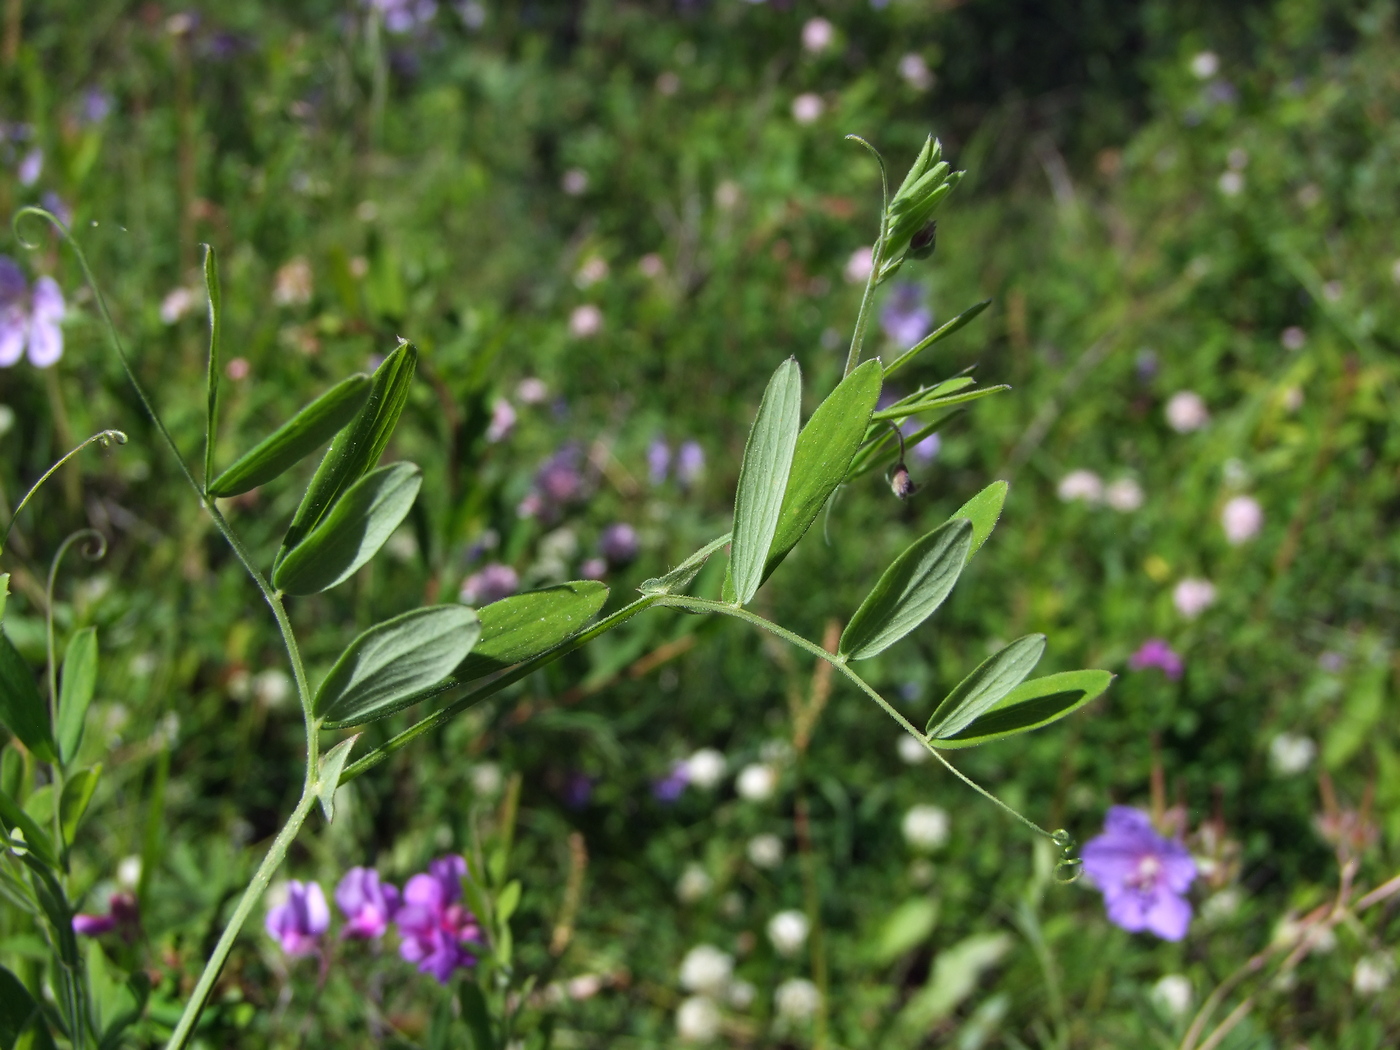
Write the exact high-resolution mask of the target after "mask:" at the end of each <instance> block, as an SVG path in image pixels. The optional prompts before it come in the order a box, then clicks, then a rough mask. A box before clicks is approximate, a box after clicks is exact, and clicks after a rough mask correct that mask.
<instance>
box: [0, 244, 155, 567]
mask: <svg viewBox="0 0 1400 1050" xmlns="http://www.w3.org/2000/svg"><path fill="white" fill-rule="evenodd" d="M16 236H18V234H16ZM126 442H127V436H126V435H125V434H123V433H122V432H121V431H120V430H103V431H99V432H98V433H96V434H94V435H92V437H90V438H88V439H87V440H86V441H84V442H83V443H82V444H80V445H78V446H77V447H76V448H74V449H71V450H70V451H69V452H67V453H66V454H65V455H64V456H63V458H62V459H60V460H59V461H58V462H57V463H55V464H54V465H53V466H51V467H50V468H49V469H48V470H46V471H44V475H43V477H41V478H40V479H39V480H38V481H36V482H34V484H33V485H32V486H30V489H29V491H28V492H26V493H25V494H24V499H22V500H20V501H19V506H18V507H16V508H15V512H14V513H13V514H11V515H10V523H9V524H8V525H6V526H5V535H4V536H3V537H0V550H3V549H4V546H5V542H6V541H7V540H8V539H9V538H10V530H11V529H12V528H14V527H15V521H16V520H17V519H18V518H19V512H20V511H22V510H24V505H25V504H26V503H28V502H29V501H30V499H31V498H32V497H33V496H34V493H36V492H38V491H39V487H40V486H41V485H43V483H44V482H46V481H48V480H49V478H51V477H53V475H54V472H55V471H57V470H58V468H59V467H61V466H63V464H65V463H67V462H68V461H69V460H70V459H72V458H73V457H74V456H76V455H77V454H78V453H79V452H81V451H82V450H83V449H85V448H87V447H88V446H89V445H101V446H102V447H103V448H110V447H111V446H112V445H114V444H115V445H125V444H126ZM103 543H104V547H103V550H104V551H105V550H106V547H105V543H106V540H103Z"/></svg>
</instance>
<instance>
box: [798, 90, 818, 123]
mask: <svg viewBox="0 0 1400 1050" xmlns="http://www.w3.org/2000/svg"><path fill="white" fill-rule="evenodd" d="M824 112H826V103H825V102H823V101H822V97H821V96H820V95H816V94H813V93H812V92H810V91H807V92H804V93H803V94H801V95H798V96H797V97H796V98H795V99H793V100H792V119H793V120H795V121H797V123H799V124H813V123H815V122H816V121H818V120H820V119H821V115H822V114H823V113H824Z"/></svg>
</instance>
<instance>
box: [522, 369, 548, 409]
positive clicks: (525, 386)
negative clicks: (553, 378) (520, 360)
mask: <svg viewBox="0 0 1400 1050" xmlns="http://www.w3.org/2000/svg"><path fill="white" fill-rule="evenodd" d="M515 396H516V397H517V398H519V399H520V403H521V404H522V405H542V404H544V402H545V401H546V400H547V399H548V398H549V387H548V386H546V385H545V381H544V380H543V379H540V378H538V377H536V376H526V377H525V378H524V379H522V380H521V381H520V382H519V383H517V384H516V386H515Z"/></svg>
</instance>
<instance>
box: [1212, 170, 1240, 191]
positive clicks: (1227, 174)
mask: <svg viewBox="0 0 1400 1050" xmlns="http://www.w3.org/2000/svg"><path fill="white" fill-rule="evenodd" d="M1218 185H1219V186H1220V192H1221V193H1223V194H1225V196H1227V197H1238V196H1239V195H1240V194H1241V193H1243V192H1244V173H1243V172H1239V171H1224V172H1221V173H1220V181H1219V183H1218Z"/></svg>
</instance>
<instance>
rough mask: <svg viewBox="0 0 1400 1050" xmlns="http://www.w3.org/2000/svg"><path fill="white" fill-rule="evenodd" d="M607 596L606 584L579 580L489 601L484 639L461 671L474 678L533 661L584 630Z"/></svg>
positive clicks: (460, 675) (458, 672) (466, 677)
mask: <svg viewBox="0 0 1400 1050" xmlns="http://www.w3.org/2000/svg"><path fill="white" fill-rule="evenodd" d="M607 600H608V588H607V586H606V585H604V584H601V583H599V582H598V581H597V580H574V581H573V582H571V583H561V584H559V585H558V586H555V587H545V588H543V589H541V590H538V591H528V592H526V593H525V594H515V595H511V596H510V597H509V598H502V599H501V600H500V601H497V602H492V603H491V604H490V605H484V606H482V607H481V608H480V609H478V610H477V616H478V617H479V618H480V620H481V637H480V639H478V640H477V643H476V646H475V647H474V648H473V649H472V651H471V654H470V655H469V656H468V657H467V658H466V660H464V661H463V662H462V665H461V666H460V667H458V668H457V670H456V672H455V674H456V676H457V677H458V678H460V679H462V680H463V681H470V680H471V679H473V678H481V677H484V676H485V675H488V674H493V673H495V672H496V671H500V670H502V669H503V668H506V667H509V666H511V665H512V664H518V663H523V662H525V661H526V660H530V659H533V658H534V657H536V656H539V655H540V653H542V652H545V651H546V650H549V649H553V648H554V647H555V646H556V645H558V644H559V643H560V642H563V641H566V640H568V639H569V638H572V637H573V636H574V635H576V634H578V633H579V631H581V630H583V629H584V627H586V626H587V625H588V622H589V621H590V620H592V619H593V617H594V616H596V615H597V614H598V610H599V609H601V608H602V607H603V603H604V602H606V601H607Z"/></svg>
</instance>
